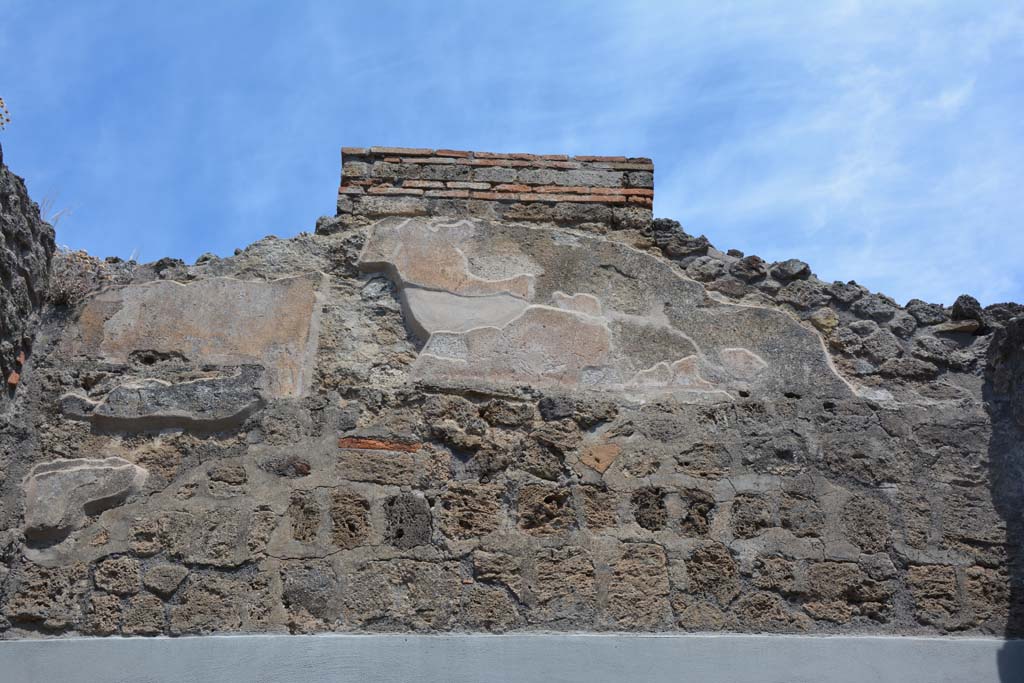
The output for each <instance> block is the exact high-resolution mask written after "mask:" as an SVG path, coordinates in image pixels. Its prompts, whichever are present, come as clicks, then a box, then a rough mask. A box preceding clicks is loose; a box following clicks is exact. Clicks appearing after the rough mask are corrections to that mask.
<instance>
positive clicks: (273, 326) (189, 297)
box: [65, 273, 323, 396]
mask: <svg viewBox="0 0 1024 683" xmlns="http://www.w3.org/2000/svg"><path fill="white" fill-rule="evenodd" d="M322 279H323V276H322V275H320V274H316V273H314V274H310V275H302V276H298V277H290V278H281V279H278V280H271V281H269V282H264V281H246V280H237V279H235V278H228V277H216V278H210V279H208V280H199V281H196V282H192V283H189V284H181V283H179V282H173V281H158V282H149V283H145V284H138V285H128V286H125V287H120V288H112V289H110V290H107V291H105V292H102V293H100V294H98V295H97V296H95V297H94V298H92V299H91V300H90V301H89V303H87V304H86V306H85V309H84V310H83V311H82V314H81V316H80V317H79V320H78V333H77V335H74V337H72V338H71V339H70V340H68V341H67V342H65V343H66V348H67V350H68V351H70V352H72V353H74V354H82V355H89V356H96V357H99V358H101V359H103V360H105V361H108V362H113V363H127V362H128V361H129V359H130V357H131V356H132V354H133V353H137V352H139V351H153V352H159V353H173V354H177V355H180V356H181V357H182V358H184V359H186V360H187V361H188V362H191V363H194V364H197V365H221V366H231V365H261V366H263V367H264V369H265V370H266V372H265V374H264V376H263V382H264V386H263V388H264V389H265V390H266V392H267V394H268V395H269V396H301V395H303V394H304V393H305V392H306V389H307V388H308V385H309V382H310V379H311V372H310V369H309V368H310V366H311V364H312V358H313V354H314V352H315V350H316V340H317V334H318V328H319V325H318V321H319V312H320V302H319V295H318V289H319V287H320V284H321V281H322Z"/></svg>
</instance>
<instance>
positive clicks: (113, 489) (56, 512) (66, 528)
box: [23, 458, 148, 540]
mask: <svg viewBox="0 0 1024 683" xmlns="http://www.w3.org/2000/svg"><path fill="white" fill-rule="evenodd" d="M147 474H148V473H147V472H146V470H145V469H143V468H141V467H139V466H138V465H134V464H132V463H130V462H128V461H127V460H124V459H122V458H103V459H92V458H78V459H73V460H57V461H54V462H48V463H43V464H41V465H36V466H35V467H33V468H32V470H31V471H30V472H29V475H28V477H26V479H25V483H24V485H23V489H24V496H25V535H26V536H28V537H30V538H36V539H40V540H59V539H60V538H61V537H62V536H65V535H67V534H68V533H69V532H71V531H73V530H74V529H76V528H78V527H80V526H81V525H83V524H84V523H85V521H86V518H87V517H89V516H91V515H96V514H99V513H100V512H102V511H104V510H108V509H110V508H112V507H116V506H117V505H120V504H122V503H123V502H124V501H125V500H126V499H127V498H129V497H130V496H131V495H133V494H135V493H138V492H139V491H140V490H141V489H142V486H143V484H144V483H145V482H146V477H147Z"/></svg>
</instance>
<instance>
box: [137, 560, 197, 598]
mask: <svg viewBox="0 0 1024 683" xmlns="http://www.w3.org/2000/svg"><path fill="white" fill-rule="evenodd" d="M186 576H188V569H187V568H185V567H182V566H181V565H179V564H158V565H155V566H153V567H150V568H149V569H147V570H146V573H145V574H143V576H142V585H144V586H145V587H146V588H148V589H149V590H151V591H153V592H154V593H156V594H157V595H159V596H162V597H165V598H166V597H170V596H171V595H173V594H174V591H176V590H178V586H180V585H181V582H182V581H184V580H185V577H186Z"/></svg>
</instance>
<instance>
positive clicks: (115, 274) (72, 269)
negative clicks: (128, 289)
mask: <svg viewBox="0 0 1024 683" xmlns="http://www.w3.org/2000/svg"><path fill="white" fill-rule="evenodd" d="M137 265H138V264H136V263H135V261H122V260H121V259H98V258H96V257H95V256H90V255H89V254H87V253H86V252H84V251H80V250H74V249H70V248H68V247H66V246H63V245H61V246H58V247H57V251H56V252H55V253H54V255H53V260H52V261H51V262H50V283H49V286H48V288H47V297H46V298H47V300H48V301H49V302H50V303H51V304H53V305H54V306H75V305H77V304H79V303H81V302H82V301H84V300H85V299H86V297H88V296H89V295H90V294H92V293H93V292H95V291H97V290H99V289H102V288H103V287H106V286H109V285H121V284H127V283H128V282H130V281H131V279H132V275H134V273H135V268H136V266H137Z"/></svg>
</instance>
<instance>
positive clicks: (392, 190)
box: [370, 185, 423, 196]
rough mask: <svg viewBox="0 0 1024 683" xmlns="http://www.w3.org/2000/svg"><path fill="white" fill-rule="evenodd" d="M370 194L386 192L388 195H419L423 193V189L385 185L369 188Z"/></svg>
mask: <svg viewBox="0 0 1024 683" xmlns="http://www.w3.org/2000/svg"><path fill="white" fill-rule="evenodd" d="M370 194H388V195H414V196H420V195H422V194H423V190H416V189H412V188H409V189H407V188H404V187H390V186H387V185H384V186H380V185H378V186H377V187H371V188H370Z"/></svg>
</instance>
